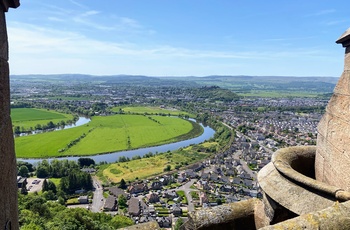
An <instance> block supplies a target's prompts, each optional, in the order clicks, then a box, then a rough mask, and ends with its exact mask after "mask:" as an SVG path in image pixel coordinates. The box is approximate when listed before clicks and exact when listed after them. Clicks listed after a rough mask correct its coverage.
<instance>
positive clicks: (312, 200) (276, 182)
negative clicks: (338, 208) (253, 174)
mask: <svg viewBox="0 0 350 230" xmlns="http://www.w3.org/2000/svg"><path fill="white" fill-rule="evenodd" d="M258 181H259V184H260V187H261V188H262V189H263V191H264V192H265V193H266V194H267V195H268V196H269V197H271V198H272V199H273V200H274V201H275V202H276V203H278V204H279V205H281V206H283V207H284V208H286V209H287V210H290V211H291V212H293V213H295V214H297V215H302V214H305V213H309V212H313V211H316V210H320V209H324V208H326V207H329V206H330V205H332V204H333V203H334V201H335V199H334V200H332V198H331V197H327V198H325V196H323V195H319V194H315V193H314V192H313V191H310V190H308V189H305V188H304V187H302V186H300V185H299V184H297V183H295V182H293V181H291V180H290V179H288V178H285V177H284V176H282V175H281V174H280V173H279V172H278V171H277V170H276V168H275V167H274V165H273V163H269V164H268V165H266V166H265V167H264V168H263V169H261V170H260V172H259V174H258Z"/></svg>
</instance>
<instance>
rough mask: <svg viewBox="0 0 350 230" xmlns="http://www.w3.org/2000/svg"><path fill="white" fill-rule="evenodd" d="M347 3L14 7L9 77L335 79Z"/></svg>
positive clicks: (34, 2) (185, 0) (180, 1)
mask: <svg viewBox="0 0 350 230" xmlns="http://www.w3.org/2000/svg"><path fill="white" fill-rule="evenodd" d="M349 9H350V1H345V0H342V1H340V0H332V1H330V0H329V1H328V0H317V1H316V0H293V1H291V0H279V1H275V0H265V1H261V0H244V1H243V0H105V1H97V0H21V6H20V7H19V8H18V9H10V10H9V12H8V13H6V17H7V26H8V34H9V35H8V36H9V42H10V69H11V74H61V73H81V74H92V75H114V74H133V75H136V74H140V75H148V76H208V75H254V76H267V75H268V76H333V77H339V76H340V74H341V72H342V70H343V55H344V49H343V48H342V47H341V45H337V44H335V40H336V39H337V38H338V37H339V36H340V35H341V34H342V33H343V32H344V31H345V30H346V29H348V28H349V27H350V17H349Z"/></svg>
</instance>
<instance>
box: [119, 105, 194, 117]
mask: <svg viewBox="0 0 350 230" xmlns="http://www.w3.org/2000/svg"><path fill="white" fill-rule="evenodd" d="M119 109H122V110H123V111H124V112H125V113H129V112H130V113H138V114H144V113H147V114H166V115H168V114H170V115H172V116H178V115H180V114H182V115H188V116H190V117H194V116H193V115H192V114H189V113H187V112H183V111H180V110H176V109H168V108H160V107H140V106H135V107H115V108H113V111H114V112H119Z"/></svg>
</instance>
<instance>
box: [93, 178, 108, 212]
mask: <svg viewBox="0 0 350 230" xmlns="http://www.w3.org/2000/svg"><path fill="white" fill-rule="evenodd" d="M93 186H94V187H95V191H94V198H93V199H92V205H91V211H92V212H101V209H102V208H103V204H104V200H105V199H104V197H103V188H102V186H101V183H100V182H99V181H98V180H97V179H96V178H94V177H93Z"/></svg>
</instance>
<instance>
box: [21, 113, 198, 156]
mask: <svg viewBox="0 0 350 230" xmlns="http://www.w3.org/2000/svg"><path fill="white" fill-rule="evenodd" d="M193 130H196V133H194V132H193ZM202 131H203V130H202V129H201V127H200V126H199V125H198V124H195V123H193V122H189V121H187V120H183V119H180V118H176V117H164V116H143V115H114V116H107V117H102V116H101V117H100V116H99V117H93V118H92V120H91V122H90V123H88V124H86V125H83V126H79V127H76V128H72V129H66V130H60V131H54V132H48V133H42V134H37V135H30V136H24V137H18V138H16V139H15V146H16V154H17V157H21V158H44V157H59V156H73V155H75V156H83V155H95V154H100V153H108V152H115V151H122V150H128V149H136V148H141V147H146V146H155V145H161V144H165V143H171V142H176V141H179V140H182V139H184V138H190V137H193V136H198V135H200V134H201V133H202ZM189 133H190V134H191V136H189V135H188V134H189Z"/></svg>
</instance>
